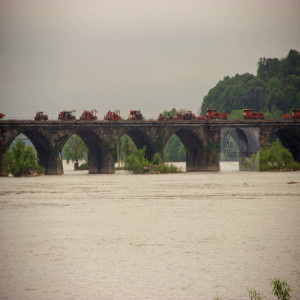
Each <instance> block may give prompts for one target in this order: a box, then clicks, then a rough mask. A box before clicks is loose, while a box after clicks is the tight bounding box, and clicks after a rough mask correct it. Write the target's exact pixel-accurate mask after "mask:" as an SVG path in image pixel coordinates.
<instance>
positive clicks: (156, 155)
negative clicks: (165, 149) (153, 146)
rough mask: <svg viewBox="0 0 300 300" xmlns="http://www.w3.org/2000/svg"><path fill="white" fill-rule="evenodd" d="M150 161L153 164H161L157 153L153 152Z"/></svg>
mask: <svg viewBox="0 0 300 300" xmlns="http://www.w3.org/2000/svg"><path fill="white" fill-rule="evenodd" d="M152 163H153V165H161V164H162V160H161V157H160V155H159V154H158V153H155V154H154V156H153V160H152Z"/></svg>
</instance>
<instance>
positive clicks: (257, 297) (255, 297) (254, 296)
mask: <svg viewBox="0 0 300 300" xmlns="http://www.w3.org/2000/svg"><path fill="white" fill-rule="evenodd" d="M248 292H249V298H250V299H251V300H262V299H263V298H265V297H263V296H262V295H261V294H260V293H258V292H257V291H256V290H250V289H248Z"/></svg>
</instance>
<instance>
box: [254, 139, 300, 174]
mask: <svg viewBox="0 0 300 300" xmlns="http://www.w3.org/2000/svg"><path fill="white" fill-rule="evenodd" d="M259 167H260V171H296V170H299V169H300V164H299V163H297V162H295V161H294V159H293V155H292V154H291V152H290V151H289V150H288V149H286V148H284V147H283V146H282V145H281V143H280V142H279V140H276V141H275V142H273V143H271V144H268V145H267V147H266V149H261V150H260V151H259Z"/></svg>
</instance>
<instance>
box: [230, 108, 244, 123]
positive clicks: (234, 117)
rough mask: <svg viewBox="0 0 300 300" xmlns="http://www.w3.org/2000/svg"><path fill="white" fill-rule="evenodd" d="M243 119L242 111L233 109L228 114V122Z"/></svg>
mask: <svg viewBox="0 0 300 300" xmlns="http://www.w3.org/2000/svg"><path fill="white" fill-rule="evenodd" d="M243 118H244V112H243V110H242V109H235V110H233V111H232V112H231V113H230V114H228V119H229V120H241V119H243Z"/></svg>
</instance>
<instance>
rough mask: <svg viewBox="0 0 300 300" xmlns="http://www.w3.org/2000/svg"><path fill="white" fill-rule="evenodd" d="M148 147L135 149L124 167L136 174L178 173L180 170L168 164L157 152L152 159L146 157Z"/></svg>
mask: <svg viewBox="0 0 300 300" xmlns="http://www.w3.org/2000/svg"><path fill="white" fill-rule="evenodd" d="M145 152H146V147H144V148H143V149H141V150H137V149H135V150H133V152H132V154H130V155H129V156H127V157H126V159H125V166H124V169H125V170H128V171H131V172H133V173H135V174H145V173H148V174H161V173H177V172H180V170H179V169H178V168H177V167H176V166H174V165H166V164H164V163H163V162H162V160H161V157H160V156H159V154H158V153H156V154H155V155H154V157H153V160H152V161H148V160H147V158H145Z"/></svg>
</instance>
